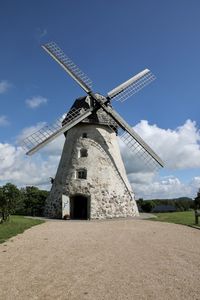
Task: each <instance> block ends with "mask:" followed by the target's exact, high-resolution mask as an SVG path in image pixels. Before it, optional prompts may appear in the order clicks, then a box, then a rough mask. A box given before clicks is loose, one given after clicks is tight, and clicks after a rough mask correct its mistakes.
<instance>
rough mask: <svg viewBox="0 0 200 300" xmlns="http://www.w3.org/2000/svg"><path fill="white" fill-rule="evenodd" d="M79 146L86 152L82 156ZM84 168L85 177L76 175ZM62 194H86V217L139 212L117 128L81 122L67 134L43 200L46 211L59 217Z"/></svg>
mask: <svg viewBox="0 0 200 300" xmlns="http://www.w3.org/2000/svg"><path fill="white" fill-rule="evenodd" d="M81 149H86V150H87V151H84V152H83V151H82V153H86V155H85V156H83V157H82V156H81ZM78 170H84V172H85V173H86V178H82V179H81V178H78V175H77V174H78V173H77V172H78ZM62 195H66V196H67V197H68V199H69V201H73V197H74V196H76V195H79V196H81V195H82V196H84V197H87V199H88V201H89V204H90V205H89V208H88V209H89V218H91V219H105V218H115V217H116V218H117V217H128V216H135V215H138V209H137V205H136V202H135V200H134V194H133V191H132V189H131V186H130V183H129V181H128V178H127V175H126V171H125V168H124V164H123V162H122V158H121V154H120V150H119V146H118V142H117V137H116V132H115V131H114V130H113V129H112V128H111V127H110V126H107V125H102V124H88V123H80V124H78V125H76V126H75V127H73V128H72V129H70V130H69V131H68V132H67V134H66V141H65V145H64V148H63V153H62V157H61V160H60V164H59V167H58V170H57V174H56V177H55V180H54V182H53V185H52V189H51V192H50V195H49V197H48V199H47V202H46V208H45V215H46V216H48V217H52V218H62Z"/></svg>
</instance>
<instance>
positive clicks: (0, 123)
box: [0, 116, 10, 126]
mask: <svg viewBox="0 0 200 300" xmlns="http://www.w3.org/2000/svg"><path fill="white" fill-rule="evenodd" d="M9 124H10V122H9V121H8V119H7V117H6V116H0V126H7V125H9Z"/></svg>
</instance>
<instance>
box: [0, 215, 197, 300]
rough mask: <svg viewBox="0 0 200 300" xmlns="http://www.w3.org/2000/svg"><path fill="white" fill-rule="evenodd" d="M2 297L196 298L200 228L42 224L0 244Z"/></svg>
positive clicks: (151, 224)
mask: <svg viewBox="0 0 200 300" xmlns="http://www.w3.org/2000/svg"><path fill="white" fill-rule="evenodd" d="M0 299H5V300H7V299H9V300H10V299H13V300H14V299H15V300H18V299H19V300H29V299H41V300H46V299H47V300H49V299H55V300H57V299H65V300H71V299H79V300H82V299H83V300H84V299H91V300H96V299H97V300H98V299H102V300H104V299H105V300H107V299H108V300H115V299H116V300H118V299H122V300H124V299H131V300H143V299H146V300H147V299H148V300H150V299H152V300H157V299H158V300H165V299H170V300H173V299H178V300H182V299H186V300H190V299H192V300H195V299H200V230H196V229H193V228H189V227H186V226H181V225H175V224H168V223H160V222H153V221H145V220H118V221H112V222H109V221H101V222H98V221H91V222H89V221H85V222H84V221H83V222H81V221H60V222H46V223H44V224H42V225H39V226H35V227H33V228H31V229H29V230H27V231H26V232H25V233H23V234H21V235H18V236H16V237H14V238H12V239H11V240H9V241H8V242H6V243H4V244H1V245H0Z"/></svg>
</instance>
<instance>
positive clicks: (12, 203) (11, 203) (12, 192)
mask: <svg viewBox="0 0 200 300" xmlns="http://www.w3.org/2000/svg"><path fill="white" fill-rule="evenodd" d="M19 198H20V191H19V190H18V188H17V187H16V186H15V185H14V184H12V183H6V184H5V185H4V186H2V187H0V211H1V214H2V221H6V220H7V219H8V218H9V215H10V214H11V213H13V212H14V211H15V207H16V204H17V201H18V200H19Z"/></svg>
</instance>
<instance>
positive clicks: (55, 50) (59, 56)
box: [42, 42, 92, 93]
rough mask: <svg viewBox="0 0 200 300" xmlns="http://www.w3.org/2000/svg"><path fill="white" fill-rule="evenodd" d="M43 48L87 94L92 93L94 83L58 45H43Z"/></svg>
mask: <svg viewBox="0 0 200 300" xmlns="http://www.w3.org/2000/svg"><path fill="white" fill-rule="evenodd" d="M42 48H43V49H44V50H45V51H46V52H47V53H48V54H49V55H50V56H51V57H52V58H53V59H54V60H55V61H57V62H58V63H59V65H60V66H61V67H62V68H63V69H64V70H65V71H66V72H67V73H68V74H69V75H70V76H71V77H72V78H73V79H74V80H75V81H76V82H77V83H78V84H79V85H80V87H81V88H82V89H83V90H84V91H85V92H86V93H89V92H90V91H91V86H92V81H91V80H90V79H89V78H88V77H87V75H85V74H84V73H83V72H82V71H81V70H80V69H79V68H78V67H77V66H76V65H75V64H74V63H73V61H72V60H71V59H70V58H69V57H67V56H66V55H65V53H64V52H63V51H62V50H61V49H60V47H58V46H57V44H56V43H54V42H51V43H47V44H45V45H42Z"/></svg>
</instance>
